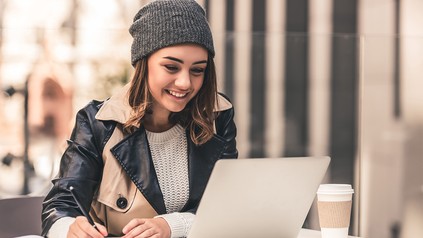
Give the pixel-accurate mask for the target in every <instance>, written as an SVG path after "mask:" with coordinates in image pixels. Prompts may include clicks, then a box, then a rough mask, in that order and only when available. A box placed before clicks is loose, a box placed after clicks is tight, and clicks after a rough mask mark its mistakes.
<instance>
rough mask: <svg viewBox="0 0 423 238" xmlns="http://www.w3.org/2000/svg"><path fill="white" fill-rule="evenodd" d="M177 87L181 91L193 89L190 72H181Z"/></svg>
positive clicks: (176, 82) (176, 81) (176, 83)
mask: <svg viewBox="0 0 423 238" xmlns="http://www.w3.org/2000/svg"><path fill="white" fill-rule="evenodd" d="M175 86H176V87H178V88H180V89H189V88H190V87H191V78H190V74H189V72H181V73H180V74H179V75H178V78H177V79H176V80H175Z"/></svg>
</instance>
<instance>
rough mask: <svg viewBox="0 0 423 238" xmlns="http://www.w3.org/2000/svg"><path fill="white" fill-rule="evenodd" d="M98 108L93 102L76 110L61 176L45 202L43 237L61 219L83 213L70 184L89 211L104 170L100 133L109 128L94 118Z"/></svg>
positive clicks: (63, 158)
mask: <svg viewBox="0 0 423 238" xmlns="http://www.w3.org/2000/svg"><path fill="white" fill-rule="evenodd" d="M97 109H98V107H97V105H95V103H90V104H89V105H88V106H87V107H85V108H84V109H81V110H80V111H79V112H78V113H77V116H76V122H75V127H74V129H73V132H72V135H71V138H70V139H69V140H68V147H67V149H66V151H65V152H64V154H63V156H62V158H61V161H60V169H59V173H58V176H57V177H56V178H55V179H53V181H52V182H53V187H52V189H51V190H50V192H49V193H48V194H47V196H46V198H45V200H44V202H43V209H42V215H41V216H42V235H43V236H46V234H47V233H48V230H49V229H50V227H51V225H52V224H53V223H54V222H55V221H57V220H58V219H60V218H62V217H76V216H80V215H81V214H82V212H81V211H80V210H79V209H78V206H77V204H76V202H75V201H74V199H73V197H72V195H71V193H70V192H69V187H70V186H73V187H74V188H75V191H76V192H77V194H78V196H79V197H78V198H79V199H80V200H81V203H82V205H83V206H84V208H85V209H86V210H87V211H89V210H90V205H91V201H92V198H93V195H94V193H95V191H96V189H97V187H98V184H99V182H100V180H101V176H102V170H103V160H102V157H101V155H102V149H101V148H102V145H103V144H102V143H103V142H102V141H100V140H101V138H102V137H104V135H103V136H99V135H101V134H102V133H104V132H105V131H107V130H103V129H104V128H100V127H99V124H101V123H100V122H99V121H97V120H95V118H94V117H95V114H96V112H97ZM97 131H98V132H97Z"/></svg>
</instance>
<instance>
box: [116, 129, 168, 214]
mask: <svg viewBox="0 0 423 238" xmlns="http://www.w3.org/2000/svg"><path fill="white" fill-rule="evenodd" d="M111 152H112V154H113V155H114V156H115V157H116V159H117V160H118V161H119V163H120V164H121V165H122V167H123V169H124V170H125V171H126V173H127V174H128V177H129V178H131V180H132V181H133V182H134V184H135V185H136V186H137V188H138V189H139V190H140V192H141V193H142V194H143V195H144V197H145V198H146V199H147V201H148V202H149V203H150V204H151V206H152V207H153V208H154V209H155V210H156V211H157V213H158V214H165V213H166V207H165V204H164V200H163V194H162V192H161V190H160V186H159V182H158V179H157V175H156V171H155V169H154V164H153V161H152V160H151V154H150V150H149V148H148V142H147V137H146V134H145V130H144V128H140V129H139V130H137V131H136V132H134V133H133V134H131V135H130V136H128V137H127V138H125V139H123V140H122V141H121V142H119V143H118V144H116V146H114V147H113V148H112V149H111Z"/></svg>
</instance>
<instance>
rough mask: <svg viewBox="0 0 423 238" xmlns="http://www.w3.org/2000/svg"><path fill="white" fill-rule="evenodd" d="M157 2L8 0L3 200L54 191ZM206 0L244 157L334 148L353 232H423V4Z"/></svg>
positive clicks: (0, 10)
mask: <svg viewBox="0 0 423 238" xmlns="http://www.w3.org/2000/svg"><path fill="white" fill-rule="evenodd" d="M146 2H148V1H134V0H90V1H82V0H61V1H55V0H0V89H1V90H2V91H1V94H0V198H6V197H11V196H17V195H23V194H25V195H26V194H30V195H32V194H37V195H38V194H41V195H42V194H45V193H46V192H47V191H48V189H49V188H50V186H51V183H50V180H51V179H52V178H53V177H54V176H55V174H56V173H57V166H58V162H59V160H60V156H61V153H62V152H63V150H64V149H65V146H66V139H67V138H68V137H69V135H70V132H71V130H72V127H73V123H74V116H75V114H76V112H77V110H78V109H80V108H81V107H83V106H84V105H85V104H87V103H88V102H89V101H90V100H92V99H97V100H104V99H106V98H107V97H109V96H110V95H111V94H112V93H113V92H114V90H116V89H118V88H119V87H121V86H122V85H124V84H125V83H126V82H128V81H129V80H130V77H131V76H132V73H133V68H132V66H131V65H130V61H129V60H130V44H131V37H130V35H129V33H128V27H129V25H130V24H131V22H132V17H133V16H134V15H135V13H136V12H137V10H138V9H139V8H140V7H141V6H142V5H143V4H145V3H146ZM198 2H199V3H200V4H202V5H203V6H204V7H205V9H206V11H207V14H208V18H209V21H210V26H211V28H212V31H213V34H214V43H215V48H216V57H215V61H216V67H217V71H218V85H219V89H220V90H221V91H222V92H224V93H226V94H227V95H228V96H229V97H230V98H231V99H232V102H233V103H234V105H235V110H236V118H235V120H236V123H237V127H238V136H237V143H238V149H239V152H240V153H239V155H240V158H246V157H253V158H261V157H282V156H283V157H297V156H310V155H313V156H318V155H329V156H331V158H332V162H331V165H330V168H329V171H328V173H327V176H326V178H325V181H324V182H330V183H350V184H352V185H353V187H354V189H355V194H354V202H353V214H352V222H351V229H350V234H351V235H360V236H362V237H369V238H384V237H386V238H396V237H402V238H411V237H413V238H414V237H423V173H422V171H423V94H422V93H421V92H420V91H422V89H423V80H422V79H421V70H422V69H423V56H422V55H423V28H422V27H421V26H422V25H423V15H422V14H421V13H422V12H423V1H421V0H403V1H400V0H198ZM304 226H305V227H307V228H312V229H318V220H317V218H316V208H315V205H313V207H312V209H311V210H310V214H309V216H308V218H307V220H306V223H305V225H304Z"/></svg>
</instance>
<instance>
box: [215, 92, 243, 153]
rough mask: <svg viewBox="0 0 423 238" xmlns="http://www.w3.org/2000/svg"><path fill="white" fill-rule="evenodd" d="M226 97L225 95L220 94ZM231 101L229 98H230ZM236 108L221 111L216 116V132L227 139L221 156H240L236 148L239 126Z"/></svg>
mask: <svg viewBox="0 0 423 238" xmlns="http://www.w3.org/2000/svg"><path fill="white" fill-rule="evenodd" d="M220 95H222V96H223V97H225V98H226V99H228V98H227V97H226V96H225V95H223V94H220ZM228 101H229V99H228ZM234 115H235V109H234V107H233V106H232V107H231V108H229V109H227V110H225V111H221V112H219V114H218V116H217V118H216V134H217V135H218V136H220V137H222V138H223V139H224V140H225V141H226V146H225V150H224V152H223V153H222V156H221V158H225V159H236V158H238V150H237V148H236V135H237V128H236V125H235V121H234Z"/></svg>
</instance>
